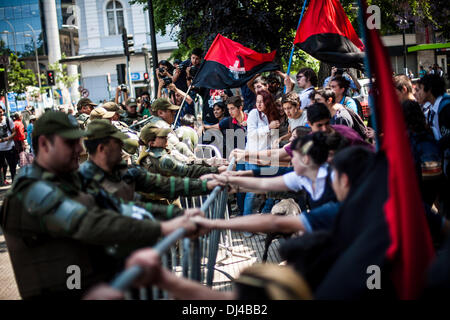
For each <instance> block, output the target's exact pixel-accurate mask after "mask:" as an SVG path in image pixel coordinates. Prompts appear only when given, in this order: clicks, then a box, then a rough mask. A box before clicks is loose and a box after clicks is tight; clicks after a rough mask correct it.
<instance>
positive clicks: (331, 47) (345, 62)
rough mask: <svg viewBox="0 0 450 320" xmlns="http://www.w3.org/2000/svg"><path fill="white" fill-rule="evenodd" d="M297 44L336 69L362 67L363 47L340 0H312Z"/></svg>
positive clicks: (303, 20) (298, 33) (299, 29)
mask: <svg viewBox="0 0 450 320" xmlns="http://www.w3.org/2000/svg"><path fill="white" fill-rule="evenodd" d="M305 1H306V0H305ZM294 44H296V45H298V47H299V48H300V49H302V50H303V51H305V52H307V53H309V54H310V55H312V56H313V57H315V58H316V59H318V60H320V61H324V62H327V63H330V64H333V65H335V66H337V67H342V68H347V67H356V68H362V66H363V56H364V53H363V51H364V45H363V43H362V42H361V40H360V39H359V37H358V35H357V34H356V32H355V30H354V29H353V26H352V24H351V23H350V20H349V19H348V17H347V15H346V14H345V12H344V9H343V8H342V6H341V4H340V2H339V1H338V0H312V1H311V3H310V4H309V6H308V9H307V10H306V12H305V15H304V17H303V18H302V21H301V23H300V26H299V28H298V29H297V34H296V36H295V40H294Z"/></svg>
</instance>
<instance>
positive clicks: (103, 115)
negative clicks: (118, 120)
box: [89, 107, 116, 121]
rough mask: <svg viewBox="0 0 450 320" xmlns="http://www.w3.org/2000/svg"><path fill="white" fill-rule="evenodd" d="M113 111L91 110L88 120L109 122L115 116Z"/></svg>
mask: <svg viewBox="0 0 450 320" xmlns="http://www.w3.org/2000/svg"><path fill="white" fill-rule="evenodd" d="M115 114H116V113H115V112H114V111H107V110H106V109H105V108H103V107H96V108H94V110H92V112H91V114H90V115H89V120H90V121H92V120H95V119H107V120H109V121H112V118H113V117H114V116H115Z"/></svg>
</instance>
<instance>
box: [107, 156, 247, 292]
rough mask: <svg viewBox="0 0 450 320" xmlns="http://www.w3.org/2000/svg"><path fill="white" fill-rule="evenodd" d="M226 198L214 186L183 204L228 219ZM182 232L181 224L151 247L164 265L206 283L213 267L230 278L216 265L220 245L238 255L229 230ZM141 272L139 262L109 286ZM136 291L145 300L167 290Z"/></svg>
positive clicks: (125, 283) (124, 286)
mask: <svg viewBox="0 0 450 320" xmlns="http://www.w3.org/2000/svg"><path fill="white" fill-rule="evenodd" d="M234 163H235V159H234V158H233V159H232V160H231V162H230V164H229V166H228V170H232V168H233V166H234ZM227 200H228V194H227V190H226V189H225V188H221V187H219V186H217V187H216V188H214V190H213V191H212V192H211V193H210V194H209V195H208V197H207V198H206V199H204V197H201V196H200V197H192V198H183V199H182V205H183V207H185V208H194V207H196V208H198V207H200V208H201V210H202V211H203V212H204V213H205V217H207V218H209V219H224V218H225V219H229V212H228V205H227ZM185 234H186V230H185V229H184V228H180V229H177V230H175V231H174V232H173V233H171V234H170V235H168V236H167V237H165V238H164V239H162V240H161V241H160V242H159V243H158V244H156V245H155V246H154V247H153V249H154V250H156V251H157V252H158V253H159V255H160V256H161V261H162V264H163V266H164V267H166V268H168V269H169V270H172V272H175V273H180V272H181V273H182V275H183V277H186V278H190V279H192V280H196V281H199V282H201V283H203V284H206V285H208V286H212V283H213V278H214V271H215V270H217V271H219V272H221V273H223V274H224V275H225V276H227V277H228V278H229V279H231V280H232V279H233V278H232V277H231V276H230V275H229V274H227V273H226V272H224V271H222V270H220V269H218V268H216V263H217V261H216V260H217V255H218V250H219V248H220V249H226V254H227V257H229V256H230V255H238V254H235V253H233V252H232V249H231V240H232V239H231V232H230V231H229V230H228V231H226V232H225V235H224V236H223V235H222V232H221V231H220V230H212V231H211V232H210V233H208V234H207V235H204V236H201V237H199V238H197V239H193V240H191V239H188V238H184V236H185ZM183 238H184V239H183ZM240 256H241V257H244V258H247V259H250V257H247V256H244V255H240ZM141 272H142V268H141V267H139V266H135V267H132V268H129V269H127V270H125V271H123V272H122V273H121V274H119V275H118V276H117V277H116V278H115V279H114V280H113V281H112V282H111V286H112V287H113V288H115V289H118V290H121V291H125V290H127V288H129V287H130V286H131V284H132V283H133V281H134V280H135V279H136V278H137V277H139V275H140V274H141ZM139 295H140V299H144V300H147V299H150V298H151V299H160V298H163V299H167V298H168V294H167V292H161V291H159V289H157V288H152V289H151V290H150V292H149V290H148V289H147V288H143V289H141V290H140V293H139ZM150 295H151V297H150Z"/></svg>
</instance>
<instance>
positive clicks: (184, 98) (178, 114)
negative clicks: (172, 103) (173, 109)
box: [172, 80, 197, 129]
mask: <svg viewBox="0 0 450 320" xmlns="http://www.w3.org/2000/svg"><path fill="white" fill-rule="evenodd" d="M192 82H194V80H192ZM192 82H191V85H190V86H189V88H188V90H187V91H186V94H185V95H184V97H183V102H181V106H180V109H178V112H177V116H176V117H175V121H174V122H173V123H172V128H173V129H175V127H176V126H177V121H178V117H179V116H180V113H181V109H183V105H184V102H185V101H186V97H187V95H188V94H189V91H191V87H192ZM196 116H197V115H196Z"/></svg>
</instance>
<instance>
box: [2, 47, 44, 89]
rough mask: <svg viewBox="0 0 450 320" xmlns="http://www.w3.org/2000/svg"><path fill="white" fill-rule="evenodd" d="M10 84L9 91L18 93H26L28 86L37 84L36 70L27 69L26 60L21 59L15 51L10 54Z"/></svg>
mask: <svg viewBox="0 0 450 320" xmlns="http://www.w3.org/2000/svg"><path fill="white" fill-rule="evenodd" d="M8 85H9V91H10V92H15V93H17V94H22V93H25V92H26V90H27V87H28V86H36V85H37V79H36V76H35V74H34V72H33V71H32V70H30V69H25V62H23V61H19V60H18V58H17V56H16V55H15V54H13V53H11V54H10V58H9V70H8Z"/></svg>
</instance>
